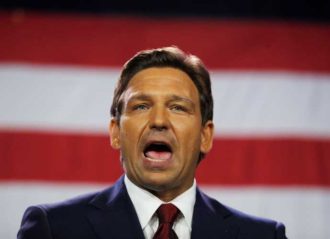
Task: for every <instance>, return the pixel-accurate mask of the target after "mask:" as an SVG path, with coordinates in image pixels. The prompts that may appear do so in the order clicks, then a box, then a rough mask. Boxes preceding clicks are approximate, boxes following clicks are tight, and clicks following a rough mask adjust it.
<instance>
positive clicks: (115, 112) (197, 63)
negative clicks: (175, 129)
mask: <svg viewBox="0 0 330 239" xmlns="http://www.w3.org/2000/svg"><path fill="white" fill-rule="evenodd" d="M150 67H173V68H177V69H179V70H182V71H183V72H185V73H186V74H188V75H189V77H190V78H191V80H192V81H193V82H194V84H195V86H196V87H197V90H198V92H199V101H200V108H201V114H202V124H203V125H204V124H205V123H206V122H207V121H208V120H212V118H213V98H212V91H211V81H210V75H209V73H208V71H207V69H206V68H205V66H204V64H203V62H202V61H201V60H200V59H199V58H198V57H196V56H194V55H190V54H186V53H184V52H183V51H181V50H180V49H179V48H177V47H175V46H171V47H163V48H157V49H150V50H144V51H140V52H138V53H137V54H136V55H135V56H133V57H132V58H131V59H130V60H128V61H127V62H126V63H125V65H124V67H123V70H122V72H121V75H120V77H119V80H118V82H117V86H116V89H115V91H114V97H113V101H112V105H111V116H112V117H114V118H116V119H117V120H119V119H120V116H121V113H122V106H123V105H122V104H123V102H122V101H121V99H120V98H121V95H122V94H123V93H124V91H125V90H126V88H127V86H128V83H129V81H130V80H131V79H132V77H133V76H134V75H135V74H136V73H138V72H139V71H141V70H144V69H146V68H150Z"/></svg>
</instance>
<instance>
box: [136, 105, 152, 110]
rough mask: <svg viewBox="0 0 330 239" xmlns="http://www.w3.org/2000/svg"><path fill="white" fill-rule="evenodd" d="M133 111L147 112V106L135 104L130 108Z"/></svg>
mask: <svg viewBox="0 0 330 239" xmlns="http://www.w3.org/2000/svg"><path fill="white" fill-rule="evenodd" d="M132 109H133V110H147V109H149V106H148V105H146V104H137V105H134V106H133V107H132Z"/></svg>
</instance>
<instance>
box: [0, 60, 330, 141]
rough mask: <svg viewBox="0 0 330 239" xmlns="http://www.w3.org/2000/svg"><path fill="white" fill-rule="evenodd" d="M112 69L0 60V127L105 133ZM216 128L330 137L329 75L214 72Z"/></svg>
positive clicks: (240, 132)
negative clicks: (39, 64)
mask: <svg viewBox="0 0 330 239" xmlns="http://www.w3.org/2000/svg"><path fill="white" fill-rule="evenodd" d="M118 76H119V70H118V69H109V68H86V67H85V68H78V67H76V68H73V67H64V66H38V65H14V64H1V65H0V95H1V101H0V111H1V112H5V113H2V114H0V127H2V128H6V127H8V128H16V129H17V128H29V129H30V128H32V129H41V130H42V129H46V130H49V129H50V130H67V131H79V132H86V131H87V132H89V131H91V132H100V133H106V132H107V124H108V119H109V108H110V104H111V100H112V92H113V89H114V87H115V82H116V80H117V78H118ZM211 77H212V80H213V94H214V101H215V114H214V121H215V125H216V134H217V135H218V136H222V135H225V136H226V137H227V136H230V135H243V136H244V135H268V136H269V135H275V136H276V135H307V136H317V137H323V136H326V137H328V136H330V124H329V122H330V107H329V102H330V75H326V74H324V75H321V74H312V73H308V74H307V73H289V72H250V71H247V72H225V71H223V72H220V71H218V72H215V71H214V72H212V73H211Z"/></svg>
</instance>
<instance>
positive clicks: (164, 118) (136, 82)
mask: <svg viewBox="0 0 330 239" xmlns="http://www.w3.org/2000/svg"><path fill="white" fill-rule="evenodd" d="M121 99H122V101H123V109H122V115H121V117H120V121H119V122H117V121H116V120H112V121H111V124H110V136H111V144H112V146H113V147H114V148H116V149H120V151H121V157H122V163H123V167H124V170H125V172H126V174H127V176H128V177H129V179H130V180H131V181H132V182H133V183H134V184H136V185H137V186H139V187H142V188H145V189H147V190H148V191H150V192H152V193H153V194H155V195H156V196H158V197H159V198H161V199H163V200H165V201H169V200H171V199H173V198H174V197H176V196H177V195H179V194H180V193H182V192H184V191H185V190H187V189H188V188H189V187H190V186H191V185H192V183H193V179H194V175H195V170H196V166H197V162H198V159H199V153H200V152H203V153H207V152H208V151H209V150H210V148H211V146H212V136H213V124H212V122H211V121H208V122H207V123H206V124H205V125H204V126H203V125H202V119H201V109H200V103H199V93H198V90H197V88H196V86H195V85H194V83H193V81H192V80H191V79H190V77H189V76H188V75H187V74H186V73H185V72H183V71H181V70H178V69H175V68H171V67H166V68H156V67H152V68H147V69H145V70H142V71H140V72H138V73H137V74H136V75H134V76H133V78H132V79H131V81H130V82H129V84H128V87H127V89H126V91H125V92H124V93H123V95H122V98H121Z"/></svg>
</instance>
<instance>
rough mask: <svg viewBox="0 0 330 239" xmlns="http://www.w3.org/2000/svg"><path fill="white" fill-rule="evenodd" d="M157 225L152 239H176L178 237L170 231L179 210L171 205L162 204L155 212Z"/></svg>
mask: <svg viewBox="0 0 330 239" xmlns="http://www.w3.org/2000/svg"><path fill="white" fill-rule="evenodd" d="M156 214H157V216H158V220H159V225H158V229H157V231H156V233H155V235H154V237H153V239H177V238H178V236H177V235H176V234H175V232H174V230H173V229H172V227H173V223H174V221H175V219H176V218H177V217H178V215H179V209H178V208H177V207H176V206H174V205H173V204H171V203H168V204H162V205H161V206H160V207H159V208H158V209H157V211H156Z"/></svg>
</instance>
